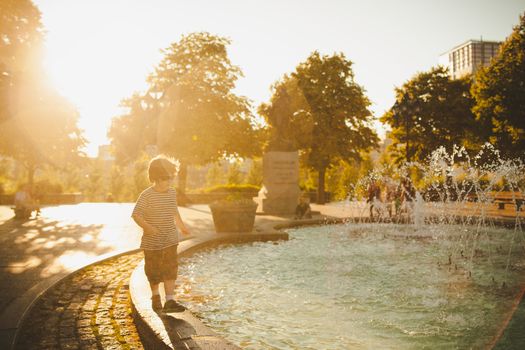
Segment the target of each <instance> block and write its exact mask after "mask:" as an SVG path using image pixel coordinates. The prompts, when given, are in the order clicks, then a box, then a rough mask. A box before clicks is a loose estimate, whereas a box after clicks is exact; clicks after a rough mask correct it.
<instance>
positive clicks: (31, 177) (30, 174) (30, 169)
mask: <svg viewBox="0 0 525 350" xmlns="http://www.w3.org/2000/svg"><path fill="white" fill-rule="evenodd" d="M26 168H27V183H28V184H29V188H31V190H32V191H34V188H33V184H34V183H35V170H36V167H35V165H34V164H33V163H30V164H27V167H26Z"/></svg>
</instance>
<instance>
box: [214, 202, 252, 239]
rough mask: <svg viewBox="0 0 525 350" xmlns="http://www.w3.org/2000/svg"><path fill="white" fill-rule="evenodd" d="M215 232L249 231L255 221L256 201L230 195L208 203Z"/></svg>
mask: <svg viewBox="0 0 525 350" xmlns="http://www.w3.org/2000/svg"><path fill="white" fill-rule="evenodd" d="M209 206H210V209H211V213H212V216H213V224H214V225H215V230H216V231H217V232H251V231H252V230H253V225H254V223H255V212H256V210H257V203H255V202H254V201H253V199H247V198H241V196H236V195H230V196H228V197H227V198H226V199H223V200H220V201H216V202H213V203H211V204H210V205H209Z"/></svg>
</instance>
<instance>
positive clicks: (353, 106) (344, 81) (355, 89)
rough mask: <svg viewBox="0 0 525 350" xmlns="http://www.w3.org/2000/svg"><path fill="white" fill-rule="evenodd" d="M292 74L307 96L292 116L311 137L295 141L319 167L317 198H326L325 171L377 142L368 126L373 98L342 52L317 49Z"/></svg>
mask: <svg viewBox="0 0 525 350" xmlns="http://www.w3.org/2000/svg"><path fill="white" fill-rule="evenodd" d="M291 77H292V78H293V79H295V80H296V81H297V87H298V91H300V92H301V94H302V96H304V101H306V106H305V107H304V108H301V109H299V110H296V111H295V112H294V116H296V117H297V118H298V119H299V120H302V121H303V123H302V124H303V125H305V129H303V131H307V132H308V134H309V136H308V137H304V140H306V141H299V140H297V143H298V144H299V145H300V147H301V151H302V152H303V153H304V159H305V162H306V165H307V166H308V167H310V168H312V169H315V170H316V171H317V172H318V186H317V190H318V194H317V202H318V203H324V202H325V198H324V197H325V196H324V186H325V174H326V170H327V169H328V168H329V167H331V166H333V165H334V164H337V162H338V160H340V159H342V160H344V161H351V160H359V159H360V158H361V152H362V151H366V150H369V149H370V148H372V147H374V146H376V145H377V142H378V137H377V135H376V133H375V131H374V130H373V129H372V128H371V125H370V123H371V120H372V113H371V112H370V111H369V110H368V106H369V105H370V101H369V100H368V98H367V97H366V96H365V93H364V90H363V88H362V87H361V86H359V85H358V84H357V83H356V82H355V80H354V73H353V71H352V62H351V61H349V60H347V59H346V58H345V56H344V55H343V54H342V53H340V54H334V55H332V56H321V55H320V54H319V53H318V52H314V53H312V54H311V55H310V56H309V57H308V59H307V60H306V61H305V62H303V63H301V64H299V65H298V66H297V68H296V70H295V72H293V73H292V75H291ZM289 93H290V92H289ZM297 99H298V98H296V100H297ZM295 113H297V114H295ZM301 142H303V143H302V144H301Z"/></svg>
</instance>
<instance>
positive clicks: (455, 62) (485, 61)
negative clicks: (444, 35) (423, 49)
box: [440, 40, 501, 79]
mask: <svg viewBox="0 0 525 350" xmlns="http://www.w3.org/2000/svg"><path fill="white" fill-rule="evenodd" d="M500 45H501V42H499V41H483V40H469V41H467V42H465V43H463V44H461V45H458V46H456V47H454V48H453V49H452V50H450V51H448V52H445V53H444V54H442V55H441V56H440V63H441V64H442V65H444V66H446V67H448V69H449V71H450V75H451V76H452V79H458V78H461V77H463V76H465V75H466V74H473V73H475V72H476V71H477V70H478V69H479V68H480V67H482V66H488V65H489V64H490V60H491V59H492V58H493V57H494V56H496V54H497V53H498V50H499V47H500Z"/></svg>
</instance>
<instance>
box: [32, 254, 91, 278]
mask: <svg viewBox="0 0 525 350" xmlns="http://www.w3.org/2000/svg"><path fill="white" fill-rule="evenodd" d="M96 258H97V255H96V254H93V253H86V252H82V251H78V250H68V251H66V252H65V253H63V254H62V255H61V256H60V257H58V258H56V259H55V260H54V261H53V262H52V263H51V264H50V265H49V266H48V267H47V268H45V269H44V270H43V271H42V273H41V274H40V276H42V277H44V278H46V277H49V276H52V275H54V274H57V273H60V272H64V271H74V270H76V269H78V268H80V267H82V266H85V265H87V264H90V263H92V262H94V261H96V260H97V259H96Z"/></svg>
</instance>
